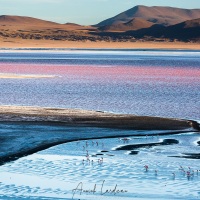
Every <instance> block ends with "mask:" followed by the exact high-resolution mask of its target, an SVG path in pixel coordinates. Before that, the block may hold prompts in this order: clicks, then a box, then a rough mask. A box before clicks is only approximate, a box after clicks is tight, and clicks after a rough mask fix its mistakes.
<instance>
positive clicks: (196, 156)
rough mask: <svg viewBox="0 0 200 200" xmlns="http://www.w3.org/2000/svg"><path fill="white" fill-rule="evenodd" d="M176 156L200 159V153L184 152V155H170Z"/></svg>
mask: <svg viewBox="0 0 200 200" xmlns="http://www.w3.org/2000/svg"><path fill="white" fill-rule="evenodd" d="M169 157H175V158H187V159H200V153H184V155H183V156H169Z"/></svg>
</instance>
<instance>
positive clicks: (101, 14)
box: [0, 0, 200, 25]
mask: <svg viewBox="0 0 200 200" xmlns="http://www.w3.org/2000/svg"><path fill="white" fill-rule="evenodd" d="M136 5H145V6H171V7H178V8H188V9H192V8H199V9H200V0H0V15H18V16H29V17H35V18H40V19H44V20H49V21H54V22H58V23H67V22H72V23H77V24H81V25H93V24H97V23H99V22H101V21H103V20H105V19H107V18H110V17H113V16H115V15H117V14H119V13H121V12H123V11H125V10H128V9H130V8H132V7H134V6H136Z"/></svg>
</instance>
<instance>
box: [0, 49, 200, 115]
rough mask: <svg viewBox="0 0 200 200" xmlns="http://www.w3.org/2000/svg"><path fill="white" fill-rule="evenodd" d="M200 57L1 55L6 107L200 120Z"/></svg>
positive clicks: (125, 53)
mask: <svg viewBox="0 0 200 200" xmlns="http://www.w3.org/2000/svg"><path fill="white" fill-rule="evenodd" d="M199 55H200V53H199V52H187V51H183V52H180V51H179V52H175V51H169V52H167V51H163V52H162V51H160V52H156V51H155V52H140V51H135V52H134V51H123V52H120V51H115V52H111V51H99V52H98V51H86V52H84V51H83V52H73V51H72V52H70V51H66V52H58V51H57V52H56V51H55V52H37V51H36V52H1V53H0V73H21V74H51V75H57V77H56V78H54V79H34V80H28V79H23V80H22V79H21V80H10V79H6V80H5V79H0V85H1V95H0V104H1V105H2V104H3V105H8V104H11V105H15V104H17V105H33V106H35V105H37V106H48V107H63V108H65V107H67V108H81V109H92V110H103V111H110V112H117V113H131V114H137V115H154V116H167V117H179V118H192V119H199V117H200V116H199V108H200V101H199V99H200V93H199V91H200V69H199V66H200V56H199Z"/></svg>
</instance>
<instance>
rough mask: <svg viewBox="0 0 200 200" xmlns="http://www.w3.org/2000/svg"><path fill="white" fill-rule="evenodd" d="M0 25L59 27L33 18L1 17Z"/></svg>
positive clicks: (53, 23)
mask: <svg viewBox="0 0 200 200" xmlns="http://www.w3.org/2000/svg"><path fill="white" fill-rule="evenodd" d="M0 25H34V26H52V25H59V24H58V23H55V22H51V21H46V20H42V19H36V18H33V17H23V16H10V15H1V16H0Z"/></svg>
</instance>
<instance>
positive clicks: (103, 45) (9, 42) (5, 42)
mask: <svg viewBox="0 0 200 200" xmlns="http://www.w3.org/2000/svg"><path fill="white" fill-rule="evenodd" d="M6 48H17V49H19V48H32V49H34V48H36V49H40V48H48V49H54V48H57V49H59V48H61V49H62V48H70V49H146V50H148V49H163V50H166V49H168V50H170V49H171V50H179V49H182V50H200V45H199V43H187V42H150V41H149V42H148V41H146V42H145V41H144V42H141V41H137V42H92V41H55V40H30V39H27V40H25V39H13V38H8V39H3V38H0V49H6Z"/></svg>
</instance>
